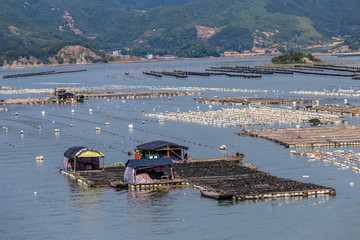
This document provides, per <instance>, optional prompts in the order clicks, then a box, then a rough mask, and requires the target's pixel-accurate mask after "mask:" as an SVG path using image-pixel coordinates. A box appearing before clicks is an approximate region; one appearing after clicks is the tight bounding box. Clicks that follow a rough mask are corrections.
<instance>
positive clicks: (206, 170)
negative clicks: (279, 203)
mask: <svg viewBox="0 0 360 240" xmlns="http://www.w3.org/2000/svg"><path fill="white" fill-rule="evenodd" d="M174 167H175V168H174V169H175V171H176V173H177V174H178V176H179V177H181V178H182V179H186V180H188V181H189V183H190V184H191V185H192V186H194V187H197V188H199V189H200V190H201V191H202V192H203V193H204V192H207V193H211V194H203V195H204V196H207V197H211V198H215V199H236V200H240V201H241V200H259V199H267V198H282V197H304V196H305V197H306V196H311V195H314V196H316V195H324V194H326V195H335V194H336V191H335V189H333V188H327V187H324V186H320V185H316V184H312V183H302V182H299V181H294V180H290V179H285V178H280V177H276V176H273V175H270V174H268V173H264V172H261V171H257V170H254V169H250V168H247V167H244V166H242V165H239V164H233V163H230V162H227V161H212V162H195V163H181V164H175V165H174Z"/></svg>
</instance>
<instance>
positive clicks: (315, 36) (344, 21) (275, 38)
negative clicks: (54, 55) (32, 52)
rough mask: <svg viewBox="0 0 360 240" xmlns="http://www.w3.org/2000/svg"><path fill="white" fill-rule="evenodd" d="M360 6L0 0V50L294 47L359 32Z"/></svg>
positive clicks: (225, 0)
mask: <svg viewBox="0 0 360 240" xmlns="http://www.w3.org/2000/svg"><path fill="white" fill-rule="evenodd" d="M359 10H360V4H358V3H357V1H356V0H317V1H312V0H186V1H179V0H171V1H165V0H156V1H150V0H136V1H129V0H102V1H98V0H87V1H83V0H62V1H56V0H24V1H17V0H8V1H2V2H0V52H1V53H6V52H9V51H16V49H17V48H18V47H19V46H27V45H29V46H31V45H37V44H40V43H41V44H42V43H44V42H69V43H75V42H84V43H87V44H90V45H92V46H95V47H96V48H100V49H104V50H111V49H119V48H127V49H130V51H129V52H130V53H133V54H135V53H137V54H143V53H144V52H148V51H150V50H151V51H152V52H153V53H160V54H179V51H182V52H183V53H184V52H187V51H188V49H190V48H192V47H193V46H195V45H196V46H200V47H203V48H204V49H205V48H207V49H208V48H209V47H212V48H214V49H216V50H219V51H225V50H236V51H243V50H251V48H252V47H254V46H255V47H257V48H262V47H267V48H269V47H271V46H281V47H282V48H283V49H285V50H286V49H299V48H304V47H307V46H311V45H316V44H318V43H319V42H320V41H322V42H323V41H327V40H328V39H330V38H331V37H340V38H343V37H344V36H347V35H350V36H351V35H354V34H356V33H359V32H360V27H359V24H360V16H359V15H358V12H359ZM210 52H212V50H211V51H210Z"/></svg>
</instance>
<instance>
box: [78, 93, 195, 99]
mask: <svg viewBox="0 0 360 240" xmlns="http://www.w3.org/2000/svg"><path fill="white" fill-rule="evenodd" d="M78 94H83V95H86V96H87V97H89V98H109V99H113V98H120V99H128V98H154V97H172V96H189V95H201V94H202V93H199V92H79V93H78Z"/></svg>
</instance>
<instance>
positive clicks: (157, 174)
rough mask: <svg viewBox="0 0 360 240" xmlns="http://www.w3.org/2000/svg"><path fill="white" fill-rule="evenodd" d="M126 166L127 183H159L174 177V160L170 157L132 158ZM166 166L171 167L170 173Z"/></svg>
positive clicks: (125, 179)
mask: <svg viewBox="0 0 360 240" xmlns="http://www.w3.org/2000/svg"><path fill="white" fill-rule="evenodd" d="M125 166H126V168H125V174H124V181H125V182H126V183H130V184H139V183H142V184H143V183H157V182H161V181H164V180H166V181H169V180H172V179H174V176H173V170H172V166H173V161H172V160H171V159H170V158H156V159H131V160H128V161H127V163H126V164H125ZM166 168H169V173H167V172H166Z"/></svg>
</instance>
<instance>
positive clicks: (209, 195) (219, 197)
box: [200, 190, 232, 200]
mask: <svg viewBox="0 0 360 240" xmlns="http://www.w3.org/2000/svg"><path fill="white" fill-rule="evenodd" d="M200 193H201V195H203V196H204V197H207V198H212V199H216V200H223V199H231V198H232V195H227V194H220V193H218V192H215V191H209V190H200Z"/></svg>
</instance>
